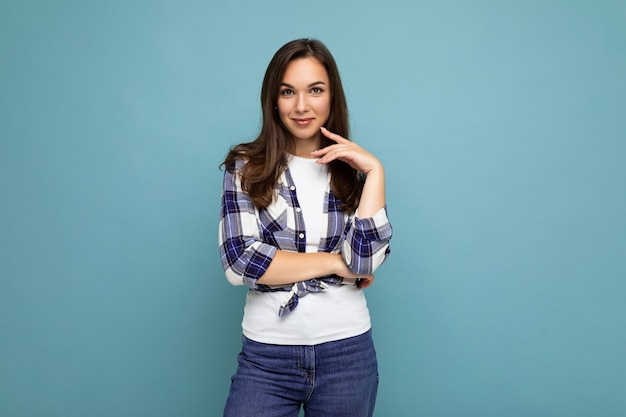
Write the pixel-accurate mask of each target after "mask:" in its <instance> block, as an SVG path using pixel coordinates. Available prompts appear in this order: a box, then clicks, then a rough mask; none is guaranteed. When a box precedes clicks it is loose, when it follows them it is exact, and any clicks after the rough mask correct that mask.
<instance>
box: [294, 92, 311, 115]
mask: <svg viewBox="0 0 626 417" xmlns="http://www.w3.org/2000/svg"><path fill="white" fill-rule="evenodd" d="M308 108H309V101H308V100H307V97H306V95H305V94H300V95H298V98H297V100H296V111H297V112H299V113H303V112H305V111H307V110H308Z"/></svg>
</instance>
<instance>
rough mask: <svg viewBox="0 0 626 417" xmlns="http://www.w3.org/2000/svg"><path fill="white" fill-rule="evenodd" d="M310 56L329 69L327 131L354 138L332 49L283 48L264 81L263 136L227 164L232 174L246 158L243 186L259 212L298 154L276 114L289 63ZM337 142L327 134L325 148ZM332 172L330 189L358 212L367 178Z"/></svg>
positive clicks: (334, 167) (335, 167) (336, 168)
mask: <svg viewBox="0 0 626 417" xmlns="http://www.w3.org/2000/svg"><path fill="white" fill-rule="evenodd" d="M309 57H311V58H315V59H316V60H317V61H319V63H320V64H322V65H323V66H324V68H325V69H326V72H327V73H328V78H329V81H330V92H331V106H330V115H329V116H328V120H327V121H326V123H325V127H326V128H327V129H328V130H330V131H331V132H334V133H337V134H339V135H341V136H343V137H344V138H346V139H349V135H350V126H349V121H348V106H347V103H346V97H345V94H344V91H343V86H342V84H341V78H340V77H339V70H338V68H337V64H336V63H335V59H334V58H333V56H332V54H331V53H330V51H329V50H328V48H326V46H325V45H324V44H323V43H322V42H320V41H319V40H315V39H297V40H294V41H291V42H288V43H286V44H285V45H283V46H282V47H281V48H280V49H279V50H278V51H277V52H276V53H275V54H274V57H273V58H272V60H271V61H270V63H269V65H268V67H267V70H266V71H265V77H264V78H263V85H262V87H261V111H262V113H263V123H262V127H261V132H260V133H259V135H258V137H257V138H256V139H255V140H254V141H252V142H248V143H241V144H239V145H236V146H234V147H233V148H231V149H230V151H229V152H228V155H227V156H226V159H225V160H224V163H223V165H224V166H225V167H226V169H227V170H229V171H230V172H233V171H234V169H235V161H236V160H237V159H240V158H243V159H245V160H246V161H247V162H246V164H245V165H244V166H243V168H242V170H241V173H240V174H241V184H242V188H243V190H244V191H245V192H246V193H248V195H249V196H250V198H251V199H252V201H253V203H254V205H255V206H256V207H257V208H258V209H263V208H265V207H267V206H268V205H270V204H271V202H272V201H273V199H274V197H275V192H274V188H275V186H276V184H277V183H278V179H279V177H280V175H281V174H282V173H283V172H284V171H285V169H286V168H287V154H288V153H291V152H293V150H294V149H293V148H294V142H293V139H292V137H291V134H290V133H289V132H288V131H287V129H286V128H285V126H284V125H283V124H282V122H281V121H280V117H279V115H278V112H277V111H276V106H277V103H278V95H279V91H280V84H281V82H282V79H283V76H284V74H285V70H286V68H287V66H288V65H289V63H290V62H292V61H294V60H296V59H301V58H309ZM333 143H334V142H333V141H331V140H330V139H328V138H326V137H325V136H323V135H322V147H325V146H328V145H331V144H333ZM329 170H330V173H331V190H332V192H333V193H334V194H335V196H336V197H337V198H339V200H341V208H342V209H343V210H345V211H347V212H350V213H352V212H354V211H355V210H356V208H357V206H358V204H359V199H360V197H361V191H362V189H363V178H362V175H361V174H360V173H359V172H358V171H357V170H355V169H353V168H352V167H351V166H350V165H348V164H346V163H344V162H341V161H338V160H335V161H332V162H330V163H329Z"/></svg>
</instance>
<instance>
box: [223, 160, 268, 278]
mask: <svg viewBox="0 0 626 417" xmlns="http://www.w3.org/2000/svg"><path fill="white" fill-rule="evenodd" d="M238 167H240V164H238ZM259 236H260V235H259V226H258V220H257V215H256V209H255V207H254V204H253V203H252V200H251V199H250V197H249V196H248V195H247V194H246V193H244V192H243V190H242V189H241V181H240V179H239V174H238V172H237V170H235V171H234V172H230V171H229V170H228V169H226V170H225V173H224V184H223V190H222V207H221V212H220V224H219V248H220V259H221V262H222V266H223V268H224V272H225V274H226V278H227V279H228V281H229V282H230V283H231V284H233V285H247V286H248V287H250V288H253V289H255V288H257V284H256V281H257V280H258V279H259V278H260V277H261V276H262V275H263V274H264V273H265V271H266V269H267V267H268V266H269V264H270V262H272V259H273V258H274V255H275V254H276V250H277V249H276V247H274V246H272V245H269V244H267V243H264V242H263V241H261V239H260V237H259Z"/></svg>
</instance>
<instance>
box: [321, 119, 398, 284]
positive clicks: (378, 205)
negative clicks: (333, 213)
mask: <svg viewBox="0 0 626 417" xmlns="http://www.w3.org/2000/svg"><path fill="white" fill-rule="evenodd" d="M322 133H323V134H324V136H326V137H328V138H329V139H331V140H333V141H334V142H336V143H335V144H334V145H330V146H327V147H325V148H323V149H319V150H317V151H314V152H313V156H316V157H318V158H319V160H318V163H320V164H326V163H329V162H331V161H333V160H336V159H337V160H340V161H343V162H345V163H347V164H348V165H350V166H351V167H352V168H354V169H356V170H358V171H361V172H363V173H364V174H365V176H366V177H365V183H364V184H363V191H362V193H361V199H360V200H359V206H358V208H357V210H356V216H355V218H354V219H353V224H352V227H351V228H350V229H349V230H348V234H347V236H346V239H345V242H344V246H343V250H342V255H343V257H344V260H345V262H346V264H347V265H348V267H349V268H350V270H351V271H353V272H355V273H362V274H371V273H373V272H374V270H375V269H376V268H378V266H380V265H381V264H382V263H383V261H384V260H385V259H386V258H387V255H388V254H389V240H390V239H391V234H392V229H391V225H390V224H389V219H388V218H387V211H386V199H385V171H384V168H383V165H382V164H381V163H380V161H379V160H378V158H376V157H375V156H374V155H372V154H371V153H369V152H368V151H366V150H365V149H363V148H361V147H360V146H359V145H357V144H356V143H354V142H351V141H349V140H347V139H345V138H343V137H341V136H340V135H337V134H335V133H331V132H329V131H328V130H327V129H325V128H322Z"/></svg>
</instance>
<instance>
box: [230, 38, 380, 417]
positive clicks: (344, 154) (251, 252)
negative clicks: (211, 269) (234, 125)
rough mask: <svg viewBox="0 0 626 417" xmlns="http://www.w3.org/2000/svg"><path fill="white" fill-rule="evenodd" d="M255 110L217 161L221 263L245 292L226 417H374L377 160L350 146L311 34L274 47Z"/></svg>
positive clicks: (339, 90) (327, 64)
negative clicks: (370, 303)
mask: <svg viewBox="0 0 626 417" xmlns="http://www.w3.org/2000/svg"><path fill="white" fill-rule="evenodd" d="M261 107H262V112H263V125H262V128H261V132H260V134H259V136H258V137H257V139H256V140H254V141H253V142H250V143H243V144H240V145H237V146H235V147H234V148H232V149H231V150H230V152H229V153H228V155H227V156H226V159H225V161H224V166H225V168H226V169H225V174H224V189H223V195H222V209H221V218H220V228H219V233H220V234H219V244H220V255H221V261H222V264H223V266H224V270H225V273H226V277H227V279H228V280H229V281H230V282H231V283H232V284H234V285H247V286H248V287H249V288H250V290H249V291H248V295H247V298H246V305H245V309H244V317H243V322H242V328H243V348H242V351H241V353H240V354H239V359H238V361H239V366H238V368H237V372H236V374H235V375H234V376H233V378H232V384H231V388H230V394H229V397H228V400H227V402H226V407H225V411H224V416H228V417H243V416H255V417H263V416H267V417H278V416H281V417H283V416H284V417H287V416H290V417H295V416H297V415H298V412H299V410H300V407H301V406H303V407H304V410H305V413H306V416H307V417H334V416H350V417H361V416H363V417H365V416H371V415H372V413H373V410H374V403H375V400H376V392H377V388H378V370H377V362H376V353H375V351H374V345H373V342H372V335H371V324H370V316H369V311H368V308H367V304H366V300H365V297H364V294H363V291H362V289H363V288H365V287H368V286H370V285H371V284H372V282H373V281H374V275H373V272H374V270H375V269H376V268H377V267H378V266H380V264H382V262H383V261H384V260H385V259H386V257H387V255H388V254H389V239H390V238H391V234H392V231H391V225H390V224H389V220H388V218H387V213H386V202H385V181H384V170H383V166H382V164H381V163H380V161H379V160H378V159H377V158H376V157H375V156H373V155H372V154H370V153H369V152H367V151H366V150H364V149H363V148H361V147H360V146H358V145H356V144H355V143H353V142H351V141H350V140H348V139H347V138H348V134H349V132H348V111H347V105H346V99H345V95H344V92H343V87H342V85H341V79H340V78H339V72H338V70H337V65H336V64H335V60H334V58H333V57H332V55H331V54H330V52H329V51H328V49H327V48H326V47H325V46H324V45H323V44H322V43H321V42H319V41H317V40H309V39H299V40H295V41H292V42H289V43H287V44H285V45H284V46H283V47H281V48H280V49H279V50H278V51H277V52H276V54H275V55H274V57H273V59H272V61H271V62H270V64H269V66H268V68H267V71H266V73H265V78H264V80H263V86H262V89H261Z"/></svg>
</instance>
